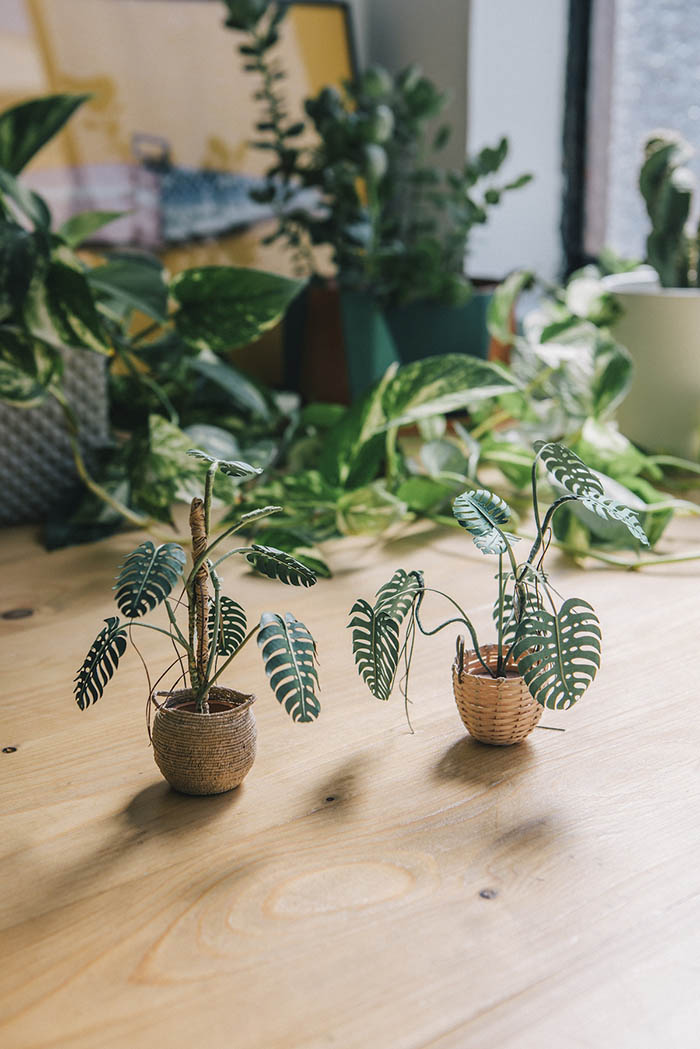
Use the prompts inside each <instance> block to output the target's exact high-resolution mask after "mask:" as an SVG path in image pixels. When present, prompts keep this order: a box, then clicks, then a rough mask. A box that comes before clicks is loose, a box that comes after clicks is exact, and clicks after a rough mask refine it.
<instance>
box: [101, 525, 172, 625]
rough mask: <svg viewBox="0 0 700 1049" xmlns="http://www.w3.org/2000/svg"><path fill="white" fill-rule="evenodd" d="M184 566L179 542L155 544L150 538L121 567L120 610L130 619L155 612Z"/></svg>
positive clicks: (119, 578)
mask: <svg viewBox="0 0 700 1049" xmlns="http://www.w3.org/2000/svg"><path fill="white" fill-rule="evenodd" d="M184 565H185V551H184V550H183V549H182V547H181V546H179V545H178V544H177V543H163V544H162V545H161V546H154V545H153V543H152V542H151V540H150V539H147V540H146V542H145V543H141V545H140V546H138V547H137V548H136V549H135V550H132V552H131V553H130V554H129V556H128V557H127V558H126V560H125V561H124V563H123V564H122V565H121V567H120V569H119V575H118V576H117V585H116V587H115V590H116V591H117V593H116V601H117V605H118V606H119V611H120V612H121V613H122V615H125V616H126V617H127V619H135V618H136V617H137V616H142V615H144V614H145V613H146V612H152V611H153V609H154V608H156V606H157V605H159V604H161V603H162V602H163V601H165V599H166V597H168V595H169V594H170V592H171V591H172V589H173V587H174V586H175V584H176V583H177V581H178V579H179V578H180V576H181V575H182V570H183V568H184Z"/></svg>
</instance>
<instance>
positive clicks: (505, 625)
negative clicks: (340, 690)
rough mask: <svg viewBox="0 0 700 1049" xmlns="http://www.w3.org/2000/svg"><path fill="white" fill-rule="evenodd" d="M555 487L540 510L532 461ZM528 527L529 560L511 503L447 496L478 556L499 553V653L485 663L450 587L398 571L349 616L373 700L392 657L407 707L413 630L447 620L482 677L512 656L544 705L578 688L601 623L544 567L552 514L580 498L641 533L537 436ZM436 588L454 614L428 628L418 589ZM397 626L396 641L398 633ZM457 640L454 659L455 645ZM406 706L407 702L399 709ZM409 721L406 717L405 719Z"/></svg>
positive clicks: (589, 670)
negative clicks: (465, 637) (532, 529)
mask: <svg viewBox="0 0 700 1049" xmlns="http://www.w3.org/2000/svg"><path fill="white" fill-rule="evenodd" d="M540 463H542V465H543V466H544V467H545V469H546V472H547V474H548V476H549V481H550V484H551V485H552V486H553V487H554V489H555V490H556V491H558V492H559V494H558V495H557V497H556V498H555V499H554V500H553V502H552V503H551V504H550V505H549V506H548V507H547V508H546V510H545V511H544V512H542V511H541V509H540V501H539V497H538V480H539V478H538V465H539V464H540ZM531 481H532V499H533V511H534V518H535V526H536V534H535V538H534V541H533V542H532V544H531V546H530V549H529V552H528V554H527V557H526V558H525V560H524V561H519V560H518V558H517V556H516V553H515V543H516V542H517V541H518V538H519V537H518V536H516V535H514V534H512V533H511V532H509V531H507V530H506V529H507V527H508V525H509V524H510V522H511V510H510V507H509V506H508V505H507V503H506V502H505V501H504V500H503V499H501V498H500V497H499V496H497V495H494V494H493V493H492V492H489V491H487V490H485V489H477V490H472V491H468V492H464V493H463V494H462V495H460V496H458V497H457V499H455V501H454V505H453V513H454V516H455V518H456V520H457V522H458V523H459V525H461V527H462V528H464V529H465V531H467V532H468V533H469V534H470V535H471V536H472V538H473V540H474V543H475V545H476V547H477V548H478V549H479V550H481V552H482V553H484V554H490V555H494V556H496V557H497V558H498V574H497V577H496V578H497V593H496V600H495V603H494V608H493V618H494V621H495V627H496V636H497V658H496V663H495V666H490V665H489V663H488V662H487V661H486V660H485V659H484V658H483V656H482V647H481V645H480V642H479V639H478V637H477V632H476V629H475V627H474V624H473V623H472V621H471V619H470V618H469V616H468V615H467V613H466V612H465V611H464V609H463V608H462V606H461V605H460V604H458V602H457V601H456V600H455V599H454V598H452V597H450V596H449V595H448V594H445V593H443V592H442V591H440V590H435V589H433V588H432V587H429V586H426V583H425V581H424V578H423V574H422V572H419V571H415V570H413V571H408V572H407V571H405V570H404V569H399V570H398V571H397V572H395V573H394V575H393V576H392V578H391V579H390V580H389V581H388V582H387V583H385V584H384V585H383V586H382V587H381V588H380V589H379V590H378V591H377V594H376V598H375V601H374V603H373V604H370V603H369V602H368V601H366V600H365V599H363V598H359V599H358V600H357V601H356V602H355V604H354V605H353V607H352V609H351V612H350V615H351V620H350V624H349V625H350V629H351V630H352V647H353V653H354V656H355V662H356V664H357V668H358V671H359V674H360V676H361V678H362V680H363V681H364V682H365V684H366V685H367V686H368V688H369V689H370V691H371V692H372V694H373V695H374V696H376V697H377V698H378V699H382V700H386V699H388V698H389V696H390V694H391V692H392V689H393V686H394V681H395V678H396V673H397V669H398V667H399V664H400V662H401V661H402V660H403V664H404V678H403V683H402V688H403V692H404V697H405V700H406V704H408V677H409V672H410V668H411V660H412V656H413V649H414V643H415V638H416V632H419V633H421V634H424V635H425V636H431V635H433V634H436V633H438V632H439V631H441V630H444V629H445V627H447V626H450V625H453V624H454V625H462V626H464V627H466V629H467V631H468V633H469V636H470V638H471V641H472V644H473V647H474V653H475V655H476V658H477V660H478V661H479V663H480V665H481V667H482V669H483V672H484V674H486V675H488V676H489V677H491V678H499V677H503V676H505V673H506V670H507V668H509V665H510V664H511V660H513V661H515V663H516V664H517V669H518V671H519V673H520V674H521V675H522V677H523V678H524V679H525V682H526V684H527V687H528V689H529V691H530V693H531V695H532V696H533V698H534V699H535V700H537V702H538V703H539V704H540V705H541V706H543V707H547V708H549V709H552V710H554V709H556V710H561V709H566V708H568V707H571V706H573V704H574V703H576V701H577V700H578V699H580V698H581V696H582V695H583V694H584V693H585V691H586V689H587V688H588V686H589V685H590V684H591V682H592V681H593V679H594V677H595V674H596V671H597V670H598V668H599V666H600V655H601V630H600V624H599V622H598V619H597V617H596V614H595V612H594V610H593V608H592V607H591V605H590V604H589V603H588V602H587V601H585V600H583V599H582V598H567V599H566V600H562V599H561V598H560V596H559V594H558V593H557V591H556V590H555V588H554V587H553V585H552V584H551V582H550V580H549V577H548V575H547V573H546V572H545V569H544V560H545V556H546V553H547V549H548V547H549V543H550V539H551V528H552V522H553V519H554V517H555V515H556V513H557V511H558V510H559V509H560V508H561V507H562V506H565V505H566V504H570V503H573V502H580V503H581V504H582V505H584V506H586V507H587V508H588V509H590V510H591V512H593V513H595V514H597V515H598V516H599V517H600V518H602V519H606V520H612V521H617V522H620V523H621V524H623V525H624V526H625V527H626V528H627V529H629V531H630V532H631V533H632V534H633V535H634V536H635V538H636V539H637V540H638V541H639V542H640V543H643V544H646V543H647V538H646V535H645V533H644V530H643V529H642V527H641V525H640V523H639V519H638V517H637V515H636V514H635V513H634V511H632V510H630V509H629V508H628V507H626V506H623V505H621V504H619V503H615V502H613V501H612V500H611V499H608V498H607V497H606V496H605V493H604V490H603V486H602V484H601V483H600V480H599V479H598V477H597V476H596V475H595V474H594V473H592V471H591V470H589V469H588V467H587V466H586V465H585V463H583V462H582V460H581V459H579V458H578V456H577V455H575V454H574V453H573V452H572V451H570V449H568V448H566V447H565V446H564V445H561V444H556V443H552V442H543V441H540V442H538V443H537V444H536V445H535V460H534V462H533V465H532V471H531ZM429 593H435V594H438V595H440V596H441V597H443V598H444V599H445V600H447V601H448V602H449V603H450V604H451V605H452V607H453V609H454V610H455V611H456V613H457V614H456V615H453V616H452V617H451V618H450V619H448V620H446V621H445V622H443V623H440V624H439V625H438V626H436V627H432V628H428V627H427V626H425V624H424V622H423V619H422V618H421V614H422V605H423V600H424V598H425V595H426V594H429ZM402 625H403V627H404V637H403V641H402V642H401V640H400V635H401V628H402ZM460 644H461V642H458V660H459V661H460V665H461V658H462V657H463V655H464V653H463V651H462V652H460ZM406 710H407V713H408V706H406ZM409 724H410V722H409Z"/></svg>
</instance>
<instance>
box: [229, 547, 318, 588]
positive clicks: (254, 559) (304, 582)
mask: <svg viewBox="0 0 700 1049" xmlns="http://www.w3.org/2000/svg"><path fill="white" fill-rule="evenodd" d="M244 553H245V556H246V560H247V561H249V562H250V564H251V565H252V566H253V568H254V569H255V570H256V571H257V572H260V573H261V574H262V575H266V576H267V577H268V579H279V581H280V582H281V583H288V584H289V585H290V586H313V585H314V583H315V582H316V579H317V576H316V573H315V572H314V571H312V570H311V569H310V568H307V567H306V565H303V564H302V563H301V561H297V559H296V557H292V555H291V554H285V553H284V551H283V550H277V549H275V547H274V546H258V545H256V544H253V546H251V547H250V548H248V549H246V550H245V551H244Z"/></svg>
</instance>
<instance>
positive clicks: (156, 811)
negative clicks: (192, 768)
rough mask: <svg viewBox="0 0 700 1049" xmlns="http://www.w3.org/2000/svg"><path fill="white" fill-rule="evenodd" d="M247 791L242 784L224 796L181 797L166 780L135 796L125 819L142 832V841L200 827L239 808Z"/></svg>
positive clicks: (188, 795) (125, 811)
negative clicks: (239, 802)
mask: <svg viewBox="0 0 700 1049" xmlns="http://www.w3.org/2000/svg"><path fill="white" fill-rule="evenodd" d="M244 791H245V785H244V784H241V786H240V787H236V789H235V790H229V791H226V793H224V794H214V795H195V794H180V793H179V792H178V791H176V790H173V789H172V787H171V786H169V784H168V783H166V782H165V780H158V782H157V783H151V784H150V786H148V787H144V789H143V790H140V791H139V792H138V794H135V795H134V797H133V798H132V799H131V801H130V802H129V804H128V805H127V806H126V808H125V809H124V810H123V817H124V819H125V820H126V822H127V824H128V825H129V826H131V827H134V828H135V829H136V830H138V831H140V832H141V837H142V838H143V836H148V835H150V834H153V835H157V834H167V833H169V832H171V831H176V830H179V831H182V830H187V829H189V827H190V826H194V825H195V824H196V825H197V826H200V827H201V825H202V823H207V822H209V821H210V820H212V819H215V818H216V817H217V816H219V815H221V814H222V813H223V812H228V811H229V810H230V809H232V808H233V807H234V806H235V805H237V804H238V801H239V800H240V798H241V797H242V796H243V792H244Z"/></svg>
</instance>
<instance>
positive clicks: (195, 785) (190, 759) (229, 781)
mask: <svg viewBox="0 0 700 1049" xmlns="http://www.w3.org/2000/svg"><path fill="white" fill-rule="evenodd" d="M167 697H168V698H167V699H166V700H165V702H164V703H163V704H162V705H160V706H158V708H157V710H156V715H155V718H154V719H153V731H152V734H151V738H152V741H153V756H154V757H155V760H156V765H157V766H158V768H159V769H160V771H161V772H162V773H163V775H164V776H165V778H166V780H167V781H168V783H169V784H170V786H171V787H173V788H174V789H175V790H179V791H181V793H183V794H223V793H224V791H227V790H233V788H234V787H237V786H238V785H239V784H240V783H242V782H243V780H244V778H245V777H246V775H247V774H248V772H250V770H251V768H252V766H253V762H254V761H255V746H256V741H257V730H256V727H255V715H254V714H253V711H252V710H251V707H252V705H253V703H254V701H255V696H246V695H244V694H243V693H242V692H234V691H232V690H231V689H228V688H217V687H214V688H212V689H211V691H210V693H209V711H210V712H209V713H208V714H198V713H197V712H196V710H195V702H194V693H193V692H192V690H191V689H181V690H180V691H177V692H172V693H167Z"/></svg>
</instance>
